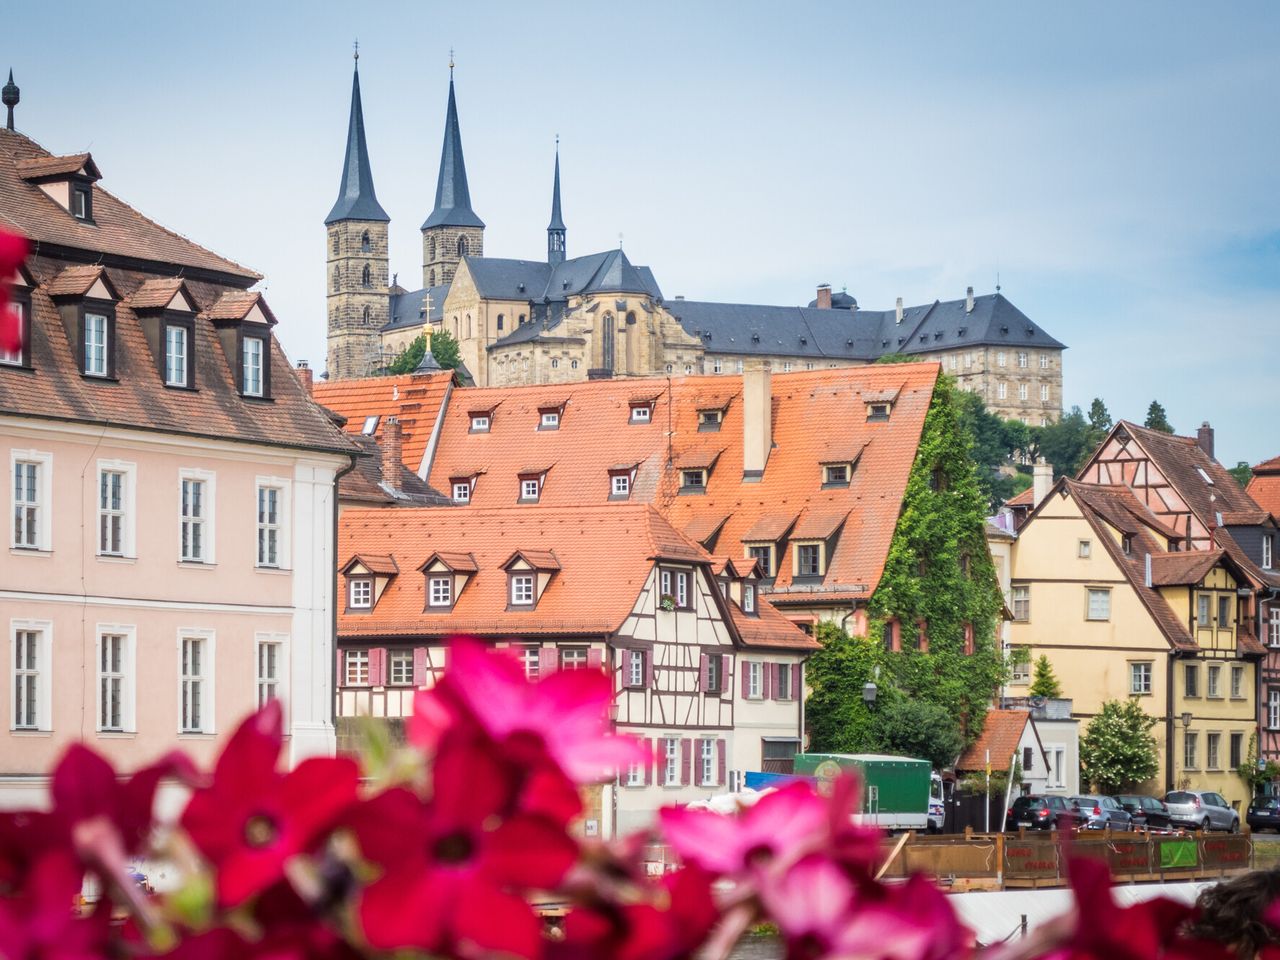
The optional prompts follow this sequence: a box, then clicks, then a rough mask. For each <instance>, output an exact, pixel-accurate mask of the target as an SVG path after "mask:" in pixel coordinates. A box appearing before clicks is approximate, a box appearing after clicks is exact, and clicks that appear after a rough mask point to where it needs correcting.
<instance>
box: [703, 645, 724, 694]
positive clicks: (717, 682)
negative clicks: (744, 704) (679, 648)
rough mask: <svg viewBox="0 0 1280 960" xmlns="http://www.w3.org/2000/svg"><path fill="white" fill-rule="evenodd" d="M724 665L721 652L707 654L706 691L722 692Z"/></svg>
mask: <svg viewBox="0 0 1280 960" xmlns="http://www.w3.org/2000/svg"><path fill="white" fill-rule="evenodd" d="M723 665H724V660H723V659H722V658H721V655H720V654H718V653H711V654H708V655H707V687H706V689H705V690H704V691H703V692H704V693H721V692H722V691H723V690H724V677H723V676H722V673H723V670H722V667H723Z"/></svg>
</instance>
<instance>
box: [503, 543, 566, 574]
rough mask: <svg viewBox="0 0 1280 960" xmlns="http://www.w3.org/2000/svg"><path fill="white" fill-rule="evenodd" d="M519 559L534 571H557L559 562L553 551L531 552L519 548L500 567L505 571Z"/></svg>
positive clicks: (524, 548)
mask: <svg viewBox="0 0 1280 960" xmlns="http://www.w3.org/2000/svg"><path fill="white" fill-rule="evenodd" d="M517 558H518V559H521V560H523V561H524V562H525V563H527V564H529V566H531V567H533V568H534V569H535V570H559V569H560V561H559V560H558V559H557V558H556V555H555V551H554V550H532V549H530V548H528V547H520V548H519V549H517V550H516V551H515V552H514V553H512V554H511V556H509V557H508V558H507V561H506V563H504V564H503V565H502V566H503V568H504V569H505V568H506V567H509V566H510V565H511V564H512V563H513V562H514V561H515V560H516V559H517Z"/></svg>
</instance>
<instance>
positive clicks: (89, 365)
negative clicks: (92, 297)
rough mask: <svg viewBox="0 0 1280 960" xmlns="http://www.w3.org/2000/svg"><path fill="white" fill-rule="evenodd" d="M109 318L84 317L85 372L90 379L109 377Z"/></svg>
mask: <svg viewBox="0 0 1280 960" xmlns="http://www.w3.org/2000/svg"><path fill="white" fill-rule="evenodd" d="M107 346H108V344H107V318H106V317H105V316H104V315H103V314H101V313H86V314H85V315H84V372H85V373H86V374H87V375H88V376H90V377H105V376H106V375H107Z"/></svg>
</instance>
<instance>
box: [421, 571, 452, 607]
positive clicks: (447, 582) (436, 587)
mask: <svg viewBox="0 0 1280 960" xmlns="http://www.w3.org/2000/svg"><path fill="white" fill-rule="evenodd" d="M427 606H429V607H451V606H453V575H452V574H447V573H446V574H438V573H433V574H432V575H431V576H429V577H428V578H427Z"/></svg>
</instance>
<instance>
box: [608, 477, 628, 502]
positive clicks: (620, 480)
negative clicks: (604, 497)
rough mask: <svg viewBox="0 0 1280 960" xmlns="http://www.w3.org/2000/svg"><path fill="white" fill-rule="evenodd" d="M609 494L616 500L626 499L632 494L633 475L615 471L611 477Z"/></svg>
mask: <svg viewBox="0 0 1280 960" xmlns="http://www.w3.org/2000/svg"><path fill="white" fill-rule="evenodd" d="M609 496H610V497H612V498H614V499H615V500H626V499H627V498H628V497H630V496H631V475H630V474H628V473H615V474H614V475H613V476H612V477H610V478H609Z"/></svg>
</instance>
